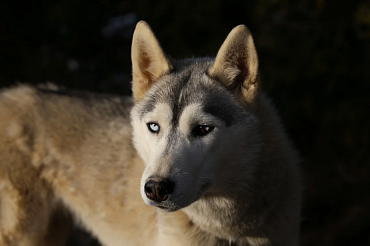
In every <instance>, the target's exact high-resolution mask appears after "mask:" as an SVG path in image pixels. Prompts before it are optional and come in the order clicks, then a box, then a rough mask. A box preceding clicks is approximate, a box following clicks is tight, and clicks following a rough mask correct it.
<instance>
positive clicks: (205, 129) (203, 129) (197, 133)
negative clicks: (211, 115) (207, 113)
mask: <svg viewBox="0 0 370 246" xmlns="http://www.w3.org/2000/svg"><path fill="white" fill-rule="evenodd" d="M214 128H215V127H214V126H211V125H197V126H196V127H194V128H193V130H192V131H191V133H192V134H193V136H194V137H203V136H205V135H207V134H208V133H210V132H211V131H212V130H213V129H214Z"/></svg>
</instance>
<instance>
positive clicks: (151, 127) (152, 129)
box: [146, 122, 160, 133]
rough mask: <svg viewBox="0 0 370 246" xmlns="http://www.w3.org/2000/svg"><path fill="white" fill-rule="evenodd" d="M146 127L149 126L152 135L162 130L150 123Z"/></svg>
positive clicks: (155, 124)
mask: <svg viewBox="0 0 370 246" xmlns="http://www.w3.org/2000/svg"><path fill="white" fill-rule="evenodd" d="M146 125H147V126H148V129H149V131H150V132H152V133H158V132H159V130H160V127H159V125H158V124H157V123H154V122H150V123H148V124H146Z"/></svg>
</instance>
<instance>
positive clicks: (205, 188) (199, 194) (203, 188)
mask: <svg viewBox="0 0 370 246" xmlns="http://www.w3.org/2000/svg"><path fill="white" fill-rule="evenodd" d="M209 189H210V183H204V184H203V185H202V186H201V187H200V189H199V190H198V192H197V194H196V196H195V198H194V199H193V201H192V202H191V203H189V204H188V205H186V206H183V207H182V206H178V205H175V204H172V203H170V204H168V205H167V204H163V203H161V204H152V206H154V207H156V208H159V209H161V210H163V211H166V212H175V211H177V210H179V209H181V208H184V207H187V206H189V205H191V204H192V203H194V202H196V201H197V200H198V199H199V198H201V197H202V196H203V195H204V194H205V193H206V192H207V191H208V190H209ZM166 205H167V206H166Z"/></svg>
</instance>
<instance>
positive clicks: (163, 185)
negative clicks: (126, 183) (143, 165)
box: [144, 178, 175, 202]
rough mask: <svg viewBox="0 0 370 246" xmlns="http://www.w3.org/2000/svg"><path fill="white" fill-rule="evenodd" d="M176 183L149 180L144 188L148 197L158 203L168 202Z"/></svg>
mask: <svg viewBox="0 0 370 246" xmlns="http://www.w3.org/2000/svg"><path fill="white" fill-rule="evenodd" d="M174 186H175V183H174V182H172V181H170V180H168V179H162V178H149V179H148V180H147V181H146V183H145V186H144V190H145V194H146V197H148V198H149V199H150V200H153V201H156V202H163V201H165V200H167V198H168V195H169V194H171V193H172V192H173V188H174Z"/></svg>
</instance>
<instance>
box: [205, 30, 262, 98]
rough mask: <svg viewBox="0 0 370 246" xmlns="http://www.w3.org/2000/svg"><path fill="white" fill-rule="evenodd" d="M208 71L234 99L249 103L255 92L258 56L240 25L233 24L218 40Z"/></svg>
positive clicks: (245, 31)
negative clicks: (225, 36) (228, 31)
mask: <svg viewBox="0 0 370 246" xmlns="http://www.w3.org/2000/svg"><path fill="white" fill-rule="evenodd" d="M208 74H209V76H210V77H211V78H214V79H216V80H218V81H220V82H221V83H222V84H223V85H224V86H225V87H226V88H227V89H229V90H230V91H231V92H232V93H233V94H234V95H235V96H236V98H237V100H240V99H242V100H241V101H242V102H244V103H247V104H253V102H254V99H255V98H256V95H257V93H258V84H259V82H258V80H259V79H258V57H257V51H256V48H255V46H254V42H253V38H252V35H251V33H250V32H249V30H248V28H247V27H246V26H244V25H239V26H237V27H235V28H234V29H233V30H231V32H230V33H229V35H228V36H227V38H226V40H225V41H224V43H223V44H222V46H221V48H220V50H219V51H218V53H217V56H216V59H215V62H214V64H213V66H212V67H211V68H210V69H209V71H208Z"/></svg>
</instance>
